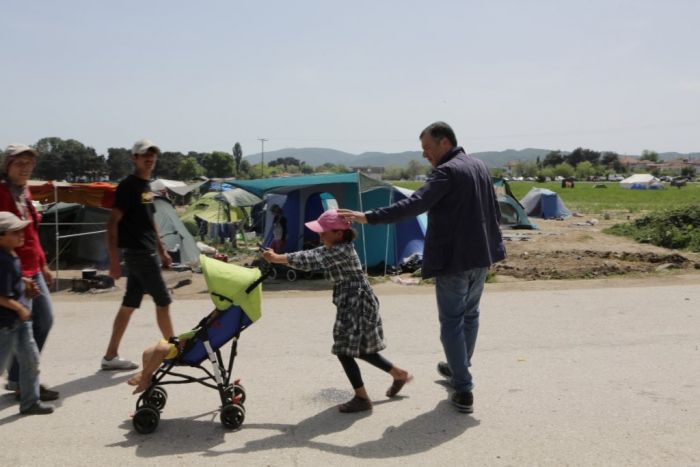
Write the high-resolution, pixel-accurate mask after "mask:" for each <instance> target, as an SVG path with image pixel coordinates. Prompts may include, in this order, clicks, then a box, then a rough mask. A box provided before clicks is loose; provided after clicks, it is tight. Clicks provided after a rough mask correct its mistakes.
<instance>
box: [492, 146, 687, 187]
mask: <svg viewBox="0 0 700 467" xmlns="http://www.w3.org/2000/svg"><path fill="white" fill-rule="evenodd" d="M640 160H641V161H648V162H659V161H660V158H659V154H658V153H656V152H654V151H648V150H645V151H643V152H642V156H641V157H640ZM511 169H512V175H514V176H516V177H550V178H552V177H556V176H562V177H576V178H578V179H579V180H585V179H587V178H589V177H605V176H607V175H610V174H626V173H628V172H629V169H628V168H627V167H626V166H625V165H623V164H622V162H621V160H620V155H619V154H617V153H615V152H611V151H606V152H598V151H593V150H591V149H584V148H576V149H574V150H573V151H572V152H571V153H569V154H565V153H563V152H562V151H550V152H549V153H548V154H547V155H546V156H545V157H544V159H542V160H540V158H539V157H538V158H537V160H536V161H535V162H531V161H518V162H517V163H516V164H515V165H514V166H513V167H512V168H511ZM651 173H652V174H654V175H655V176H659V175H683V176H688V177H694V176H695V169H694V168H693V167H690V166H688V167H684V168H682V169H680V172H679V173H668V174H665V173H663V170H660V169H653V170H652V171H651ZM494 175H498V176H502V175H505V169H496V170H494Z"/></svg>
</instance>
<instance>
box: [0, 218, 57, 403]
mask: <svg viewBox="0 0 700 467" xmlns="http://www.w3.org/2000/svg"><path fill="white" fill-rule="evenodd" d="M30 222H31V221H25V220H21V219H20V218H19V217H17V216H15V215H14V214H13V213H11V212H8V211H0V373H2V372H4V371H5V369H6V368H7V365H8V364H9V363H10V362H11V357H12V356H13V355H15V356H16V357H17V361H18V363H19V389H20V402H19V411H20V413H21V414H24V415H44V414H50V413H52V412H53V407H51V406H50V405H44V404H42V403H41V401H40V400H39V348H38V347H37V345H36V341H35V340H34V333H33V330H32V321H31V319H32V315H31V311H29V309H28V308H27V306H26V302H25V301H24V299H25V287H29V290H30V294H32V293H33V294H36V292H37V291H36V287H35V286H34V284H33V282H31V281H30V280H29V279H23V278H22V268H21V266H20V260H19V258H18V257H17V254H16V253H15V251H14V250H15V248H19V247H21V246H22V245H23V244H24V229H25V227H27V225H28V224H29V223H30Z"/></svg>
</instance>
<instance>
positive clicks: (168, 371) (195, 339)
mask: <svg viewBox="0 0 700 467" xmlns="http://www.w3.org/2000/svg"><path fill="white" fill-rule="evenodd" d="M203 261H204V260H203ZM208 261H216V260H212V259H208ZM217 262H218V261H217ZM221 264H225V263H221ZM231 266H233V265H226V267H231ZM215 267H216V268H219V267H221V266H215ZM233 267H234V268H237V266H233ZM267 273H269V271H267V272H266V273H263V274H261V275H260V277H258V278H257V279H255V280H254V281H253V282H252V283H251V284H250V285H249V286H248V287H247V288H246V289H245V290H244V293H245V294H246V295H247V294H250V293H251V292H252V291H253V290H255V289H256V288H257V287H258V286H259V285H260V284H261V283H262V281H263V280H265V278H266V277H267ZM209 293H210V295H211V296H212V300H214V301H215V303H217V309H215V310H214V311H212V312H211V313H210V314H209V315H208V316H206V317H205V318H203V319H202V320H201V321H200V322H199V323H198V324H197V326H196V327H195V328H194V329H193V331H192V333H193V335H192V336H191V337H188V339H187V341H186V342H185V343H184V346H183V348H181V349H180V350H179V352H178V355H177V356H175V357H174V358H172V359H170V360H165V361H164V362H163V363H162V365H161V366H160V368H158V369H157V370H156V372H155V373H154V374H153V377H152V378H151V384H150V386H149V387H148V388H147V389H146V390H145V391H144V392H143V393H142V394H141V396H140V397H139V398H138V400H137V401H136V412H135V413H134V416H133V420H132V422H133V425H134V428H135V429H136V431H137V432H139V433H141V434H147V433H152V432H153V431H154V430H155V429H156V428H157V427H158V423H159V421H160V414H161V412H162V410H163V408H164V407H165V404H166V402H167V400H168V393H167V391H166V390H165V388H164V387H163V386H165V385H167V384H188V383H199V384H201V385H203V386H206V387H209V388H212V389H215V390H216V391H217V392H218V393H219V398H220V400H221V415H220V420H221V423H222V425H224V427H226V428H230V429H237V428H239V427H240V426H241V424H242V423H243V421H244V419H245V408H244V406H243V404H244V402H245V399H246V393H245V389H244V387H243V386H242V385H241V384H240V379H236V380H233V381H231V376H232V370H233V362H234V359H235V357H236V354H237V348H238V340H239V338H240V335H241V332H242V331H243V330H245V329H246V328H247V327H248V326H250V325H251V324H252V323H253V321H254V320H253V319H251V318H250V317H249V316H248V314H246V312H245V311H244V310H243V309H242V308H241V307H240V306H238V305H236V304H235V303H234V300H233V299H232V298H229V297H227V296H224V295H223V294H220V293H218V292H216V291H211V290H210V292H209ZM222 303H230V305H229V306H228V307H227V308H226V309H224V310H221V309H220V307H221V306H222ZM229 341H232V344H231V353H230V356H229V361H228V366H227V367H224V359H223V358H222V355H221V347H223V346H224V345H225V344H226V343H228V342H229ZM170 343H172V344H174V345H176V346H178V347H180V346H181V343H180V342H179V341H178V339H177V338H172V339H170ZM205 360H209V362H210V363H211V366H212V370H211V371H209V370H208V369H206V368H205V367H204V366H202V364H203V362H204V361H205ZM178 366H189V367H193V368H199V369H200V370H202V371H203V372H204V373H205V376H202V377H194V376H191V375H186V374H183V373H179V372H176V371H175V369H176V367H178ZM167 377H172V378H173V379H166V378H167Z"/></svg>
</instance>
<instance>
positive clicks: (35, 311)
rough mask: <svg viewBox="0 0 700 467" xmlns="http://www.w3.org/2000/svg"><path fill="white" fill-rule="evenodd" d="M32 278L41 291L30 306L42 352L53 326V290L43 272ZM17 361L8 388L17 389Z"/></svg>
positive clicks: (34, 330) (35, 338)
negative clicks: (51, 290) (50, 289)
mask: <svg viewBox="0 0 700 467" xmlns="http://www.w3.org/2000/svg"><path fill="white" fill-rule="evenodd" d="M32 280H33V281H34V282H35V283H36V285H37V286H38V287H39V291H40V292H41V295H39V296H37V297H34V299H32V300H31V304H30V306H29V307H28V308H29V309H30V310H32V322H33V323H34V324H33V333H34V340H35V341H36V345H37V347H38V348H39V352H41V349H43V348H44V344H45V343H46V338H47V337H48V336H49V331H50V330H51V326H53V308H52V306H51V292H50V291H49V287H48V286H47V285H46V281H45V280H44V276H43V275H42V274H41V272H40V273H38V274H35V275H33V276H32ZM17 363H18V362H17V359H14V361H13V363H12V367H11V368H10V371H9V374H8V376H7V388H8V389H10V390H12V391H16V390H17V380H18V375H19V367H18V365H17Z"/></svg>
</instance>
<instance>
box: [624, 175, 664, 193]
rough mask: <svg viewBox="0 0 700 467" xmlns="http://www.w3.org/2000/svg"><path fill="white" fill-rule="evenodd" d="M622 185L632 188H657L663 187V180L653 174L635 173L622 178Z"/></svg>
mask: <svg viewBox="0 0 700 467" xmlns="http://www.w3.org/2000/svg"><path fill="white" fill-rule="evenodd" d="M620 186H621V187H622V188H629V189H632V190H655V189H659V188H663V185H661V181H660V180H659V179H658V178H656V177H654V176H653V175H652V174H634V175H632V176H630V177H627V178H626V179H624V180H622V181H621V182H620Z"/></svg>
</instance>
